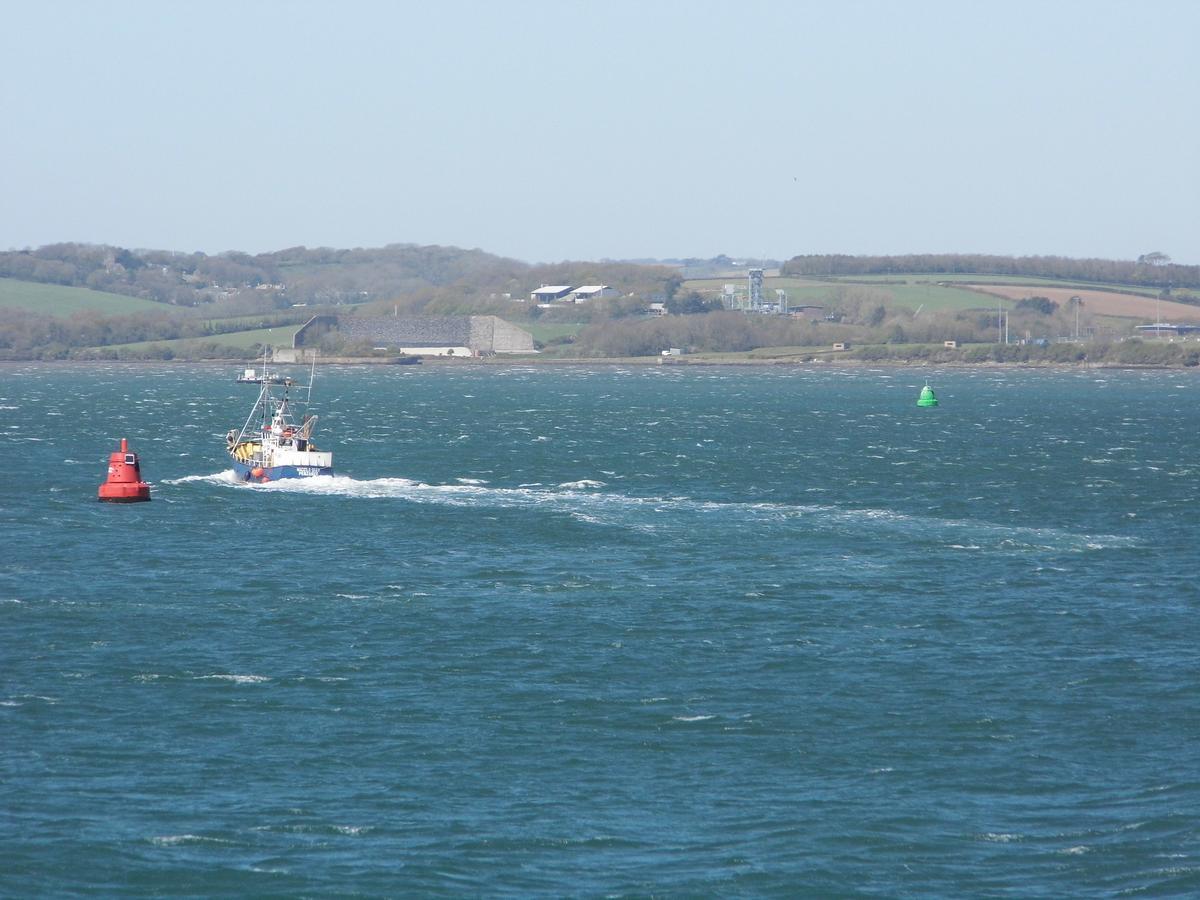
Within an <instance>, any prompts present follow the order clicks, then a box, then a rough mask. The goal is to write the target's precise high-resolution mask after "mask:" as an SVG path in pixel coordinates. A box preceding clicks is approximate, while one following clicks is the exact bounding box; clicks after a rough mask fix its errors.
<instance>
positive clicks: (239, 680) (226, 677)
mask: <svg viewBox="0 0 1200 900" xmlns="http://www.w3.org/2000/svg"><path fill="white" fill-rule="evenodd" d="M196 680H197V681H232V682H233V683H234V684H262V683H263V682H264V681H270V680H271V679H270V677H269V676H267V675H235V674H232V673H219V674H216V675H197V676H196Z"/></svg>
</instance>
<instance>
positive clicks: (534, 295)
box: [529, 284, 571, 303]
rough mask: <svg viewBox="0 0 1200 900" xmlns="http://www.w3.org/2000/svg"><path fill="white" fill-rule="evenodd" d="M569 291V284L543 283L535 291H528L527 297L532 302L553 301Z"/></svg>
mask: <svg viewBox="0 0 1200 900" xmlns="http://www.w3.org/2000/svg"><path fill="white" fill-rule="evenodd" d="M569 293H571V286H570V285H569V284H543V285H542V286H541V287H540V288H538V289H537V290H535V291H530V292H529V299H530V300H532V301H533V302H534V303H553V302H554V301H555V300H561V299H562V298H563V297H565V296H567V295H568V294H569Z"/></svg>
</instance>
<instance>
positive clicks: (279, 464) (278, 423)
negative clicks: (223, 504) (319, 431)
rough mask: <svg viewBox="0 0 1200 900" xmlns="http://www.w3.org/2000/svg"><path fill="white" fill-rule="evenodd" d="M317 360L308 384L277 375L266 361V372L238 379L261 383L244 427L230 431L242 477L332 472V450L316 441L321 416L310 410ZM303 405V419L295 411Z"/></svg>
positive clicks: (274, 478)
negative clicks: (299, 396)
mask: <svg viewBox="0 0 1200 900" xmlns="http://www.w3.org/2000/svg"><path fill="white" fill-rule="evenodd" d="M316 372H317V367H316V362H315V361H314V362H313V367H312V371H311V373H310V375H309V379H308V384H306V385H298V384H296V383H295V382H294V381H293V380H292V379H291V378H286V377H283V376H280V375H276V374H273V373H272V372H271V371H270V369H269V368H268V367H267V364H266V361H265V360H264V363H263V369H262V374H261V375H257V374H256V375H255V376H254V377H247V376H248V375H249V372H247V373H246V375H243V376H242V377H241V378H239V379H238V381H239V382H242V383H244V384H245V383H249V384H257V385H258V386H259V389H258V399H257V400H256V401H255V403H254V408H253V409H251V410H250V415H249V416H247V417H246V422H245V424H244V425H242V427H241V428H233V429H230V431H229V433H228V434H226V435H225V449H226V450H227V451H228V453H229V459H230V460H231V461H232V462H233V471H234V473H235V474H236V475H237V478H238V480H239V481H256V482H260V483H262V482H267V481H279V480H280V479H283V478H313V477H315V476H317V475H332V474H333V454H332V453H331V452H329V451H322V450H318V449H317V447H316V445H315V444H314V443H313V441H312V436H313V431H314V429H315V428H316V426H317V417H316V416H314V415H311V414H310V413H309V412H308V405H309V400H310V399H311V397H312V384H313V380H314V378H315V376H316ZM293 390H296V391H303V392H304V399H303V401H293V400H292V397H291V392H292V391H293ZM293 405H298V406H300V410H299V412H300V420H299V421H296V419H295V418H294V415H293V411H292V407H293Z"/></svg>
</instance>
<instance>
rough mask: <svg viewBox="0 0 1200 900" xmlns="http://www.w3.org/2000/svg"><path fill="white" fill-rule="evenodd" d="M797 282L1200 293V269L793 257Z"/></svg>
mask: <svg viewBox="0 0 1200 900" xmlns="http://www.w3.org/2000/svg"><path fill="white" fill-rule="evenodd" d="M780 274H783V275H791V276H793V277H819V278H828V277H834V276H847V275H905V274H922V275H926V274H928V275H937V274H947V275H960V274H970V275H1011V276H1013V277H1014V278H1022V277H1024V278H1034V277H1036V278H1059V279H1063V280H1071V281H1088V282H1097V283H1101V284H1128V285H1143V286H1145V287H1148V288H1155V289H1158V290H1162V289H1164V288H1170V287H1184V288H1197V287H1200V266H1183V265H1177V264H1175V263H1172V262H1171V260H1170V258H1169V257H1167V256H1165V255H1164V254H1162V253H1147V254H1145V255H1143V256H1140V257H1138V258H1137V259H1136V260H1132V261H1130V260H1113V259H1069V258H1067V257H1064V256H987V255H983V254H973V253H923V254H911V255H908V256H846V255H842V254H837V253H833V254H812V255H808V256H794V257H792V258H791V259H790V260H788V261H787V262H786V263H784V264H783V266H782V267H781V269H780Z"/></svg>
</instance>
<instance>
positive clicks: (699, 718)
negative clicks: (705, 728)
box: [671, 716, 716, 722]
mask: <svg viewBox="0 0 1200 900" xmlns="http://www.w3.org/2000/svg"><path fill="white" fill-rule="evenodd" d="M671 718H672V719H674V720H675V721H676V722H707V721H708V720H709V719H715V718H716V716H671Z"/></svg>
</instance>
